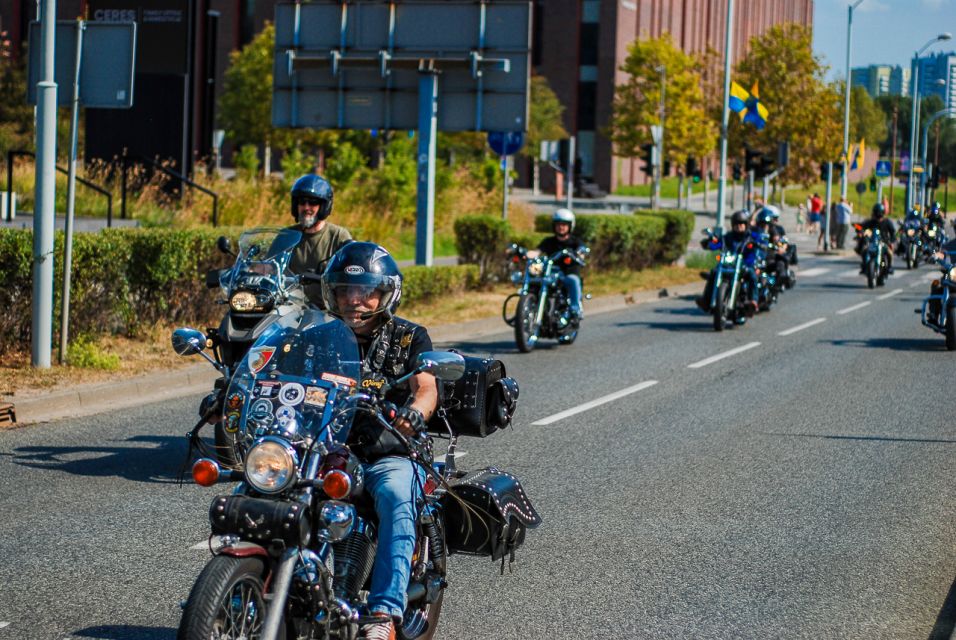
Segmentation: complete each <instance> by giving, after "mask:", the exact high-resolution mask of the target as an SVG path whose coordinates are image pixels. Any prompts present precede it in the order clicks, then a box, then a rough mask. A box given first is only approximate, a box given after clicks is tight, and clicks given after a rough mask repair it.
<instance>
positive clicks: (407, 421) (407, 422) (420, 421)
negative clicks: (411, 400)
mask: <svg viewBox="0 0 956 640" xmlns="http://www.w3.org/2000/svg"><path fill="white" fill-rule="evenodd" d="M392 424H393V425H395V428H396V429H398V430H399V432H401V434H402V435H404V436H406V437H409V438H412V437H414V436H416V435H418V434H419V433H421V432H423V431H425V416H423V415H422V412H421V411H419V410H418V409H414V408H412V407H400V408H399V409H397V410H396V411H395V418H394V419H393V420H392Z"/></svg>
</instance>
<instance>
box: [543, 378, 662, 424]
mask: <svg viewBox="0 0 956 640" xmlns="http://www.w3.org/2000/svg"><path fill="white" fill-rule="evenodd" d="M655 384H657V380H645V381H644V382H641V383H640V384H636V385H634V386H633V387H628V388H627V389H621V390H620V391H615V392H614V393H610V394H608V395H606V396H602V397H600V398H597V399H595V400H591V401H590V402H585V403H584V404H580V405H578V406H576V407H572V408H571V409H567V410H565V411H562V412H560V413H556V414H554V415H553V416H548V417H547V418H542V419H541V420H537V421H535V422H532V423H531V424H533V425H535V426H544V425H546V424H551V423H552V422H557V421H558V420H564V419H565V418H569V417H571V416H573V415H576V414H579V413H582V412H584V411H587V410H588V409H593V408H594V407H597V406H600V405H602V404H606V403H608V402H613V401H614V400H618V399H620V398H623V397H624V396H629V395H631V394H632V393H637V392H638V391H642V390H644V389H647V388H649V387H653V386H654V385H655Z"/></svg>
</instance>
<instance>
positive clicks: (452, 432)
mask: <svg viewBox="0 0 956 640" xmlns="http://www.w3.org/2000/svg"><path fill="white" fill-rule="evenodd" d="M205 346H206V336H205V335H204V334H202V333H201V332H199V331H196V330H194V329H177V330H176V331H175V332H174V334H173V347H174V349H175V350H176V351H177V352H178V353H180V354H181V355H194V354H199V355H202V356H204V357H206V358H207V359H208V360H210V361H211V358H209V357H208V356H207V354H206V353H205V352H204V348H205ZM416 365H417V366H416V368H415V369H414V371H413V372H412V373H410V374H408V375H407V376H404V377H403V378H400V379H398V380H389V379H384V378H383V379H375V380H371V382H372V383H374V384H369V382H370V381H369V380H364V381H363V379H362V363H361V360H360V355H359V348H358V345H357V343H356V341H355V336H354V334H353V333H352V331H351V330H350V329H349V328H348V327H347V326H346V325H345V324H344V323H342V322H341V321H340V320H338V319H333V318H330V317H329V316H326V315H324V314H323V313H322V312H321V311H318V310H314V309H310V310H308V311H307V312H306V314H305V317H304V318H303V320H302V322H301V323H299V324H298V325H296V326H285V325H283V324H281V323H273V324H272V325H271V326H270V327H268V328H267V329H266V330H265V331H264V332H263V333H262V335H261V336H260V337H259V339H258V340H257V341H256V343H255V344H254V345H253V346H252V347H251V348H250V350H249V354H248V355H247V356H246V357H245V358H244V359H243V360H242V361H241V362H240V363H239V365H238V367H237V369H236V372H235V374H234V376H233V377H232V380H231V383H230V385H229V389H228V392H227V405H228V406H229V407H230V415H231V416H235V418H236V420H237V422H238V425H239V429H238V432H237V437H236V440H235V442H236V455H237V457H238V459H239V461H240V469H239V470H233V471H230V470H223V469H221V468H220V466H219V465H218V464H217V463H216V462H215V461H214V460H212V459H211V458H207V457H203V458H200V459H198V460H197V461H196V462H195V464H194V465H193V467H192V475H193V479H194V480H195V481H196V483H197V484H200V485H202V486H213V485H215V484H217V483H219V482H229V481H238V485H237V486H235V487H234V488H233V489H232V490H231V491H229V492H228V493H224V494H223V495H220V496H217V497H215V498H214V499H213V501H212V505H211V506H210V508H209V522H210V525H211V535H210V542H209V546H210V551H211V552H212V558H211V559H210V560H209V562H208V563H207V565H206V567H205V569H203V571H202V573H201V574H200V575H199V577H198V579H197V580H196V582H195V584H194V585H193V587H192V590H191V592H190V594H189V598H188V600H187V601H186V602H185V605H184V607H183V617H182V621H181V623H180V627H179V632H178V635H177V638H178V639H179V640H208V639H209V638H217V639H223V640H253V639H255V640H275V639H277V638H281V639H282V640H288V639H290V638H295V639H299V640H306V639H315V640H319V639H339V640H356V638H357V637H358V634H359V630H360V626H361V625H362V624H364V623H366V622H370V621H371V620H372V619H371V618H369V617H368V616H367V611H366V609H365V604H366V598H367V595H368V589H369V585H370V579H371V573H372V566H373V561H374V558H375V550H376V546H377V540H378V537H377V531H378V529H379V523H378V522H377V519H376V515H375V510H374V505H373V504H372V503H371V501H370V498H369V496H368V495H367V494H366V492H365V491H364V479H363V471H362V469H363V467H362V465H361V463H360V461H359V460H358V459H357V458H356V456H355V454H354V453H353V452H352V451H351V450H350V448H349V446H348V445H347V442H348V436H349V432H350V430H351V429H352V427H353V422H354V421H355V420H356V419H357V418H358V417H360V416H361V417H362V419H366V420H373V421H375V422H377V423H378V424H380V425H381V426H382V427H383V428H385V429H387V430H389V431H390V432H391V433H392V434H393V435H395V437H396V438H398V440H399V441H400V442H402V443H403V444H404V446H405V447H406V448H407V449H408V451H409V458H410V459H411V460H413V462H414V463H415V464H417V465H419V466H420V467H421V468H422V469H423V470H424V471H425V472H426V476H425V477H426V479H425V482H424V484H423V486H422V487H421V489H422V490H421V493H422V495H423V496H424V500H423V503H420V504H419V517H418V519H417V522H416V542H415V552H414V555H413V557H412V570H411V573H410V579H409V583H408V586H407V596H408V606H407V608H406V610H405V612H404V616H403V618H404V619H403V623H402V625H401V627H400V628H398V629H397V634H398V638H400V639H403V640H411V639H417V638H431V637H433V635H434V634H435V631H436V628H437V624H438V619H439V615H440V613H441V608H442V602H443V594H444V589H445V588H446V587H447V586H448V580H447V575H448V556H449V555H450V554H453V553H462V554H473V555H479V556H486V557H491V558H492V559H493V560H501V562H502V566H503V564H504V559H505V558H506V557H510V558H511V559H512V560H513V559H514V552H515V550H516V549H517V548H518V547H520V546H521V545H522V543H523V542H524V539H525V532H526V530H527V529H529V528H534V527H536V526H537V525H538V524H539V523H540V521H541V520H540V518H539V517H538V515H537V513H536V512H535V510H534V508H533V507H532V505H531V503H530V502H529V500H528V498H527V496H526V495H525V493H524V490H523V488H522V486H521V484H520V482H519V481H518V480H517V478H515V477H514V476H513V475H511V474H508V473H505V472H503V471H499V470H498V469H496V468H494V467H488V468H485V469H481V470H479V471H476V472H472V473H468V474H465V473H463V472H461V471H459V470H458V469H457V468H456V464H455V450H456V446H457V441H458V437H459V436H462V435H465V436H475V437H484V436H487V435H490V434H491V433H493V432H495V431H496V430H497V429H499V428H503V427H504V426H507V425H508V424H510V421H511V417H512V415H513V411H514V407H515V404H516V400H517V384H516V383H515V382H514V380H513V379H511V378H507V377H505V376H504V367H503V365H502V363H500V361H497V360H480V359H477V358H465V357H463V356H461V355H459V354H456V353H453V352H427V353H424V354H421V355H420V356H419V358H418V361H417V363H416ZM423 371H424V372H430V373H432V374H434V375H435V376H436V378H438V379H439V380H440V381H443V382H440V383H439V393H440V396H441V398H440V405H439V410H438V412H437V413H436V417H435V418H433V420H432V421H431V422H430V423H429V430H430V431H432V432H434V433H435V434H436V437H437V436H438V435H440V434H443V435H444V437H446V438H448V439H449V445H448V451H447V452H446V454H445V456H444V459H443V460H442V461H438V460H435V459H434V456H433V449H432V445H433V440H432V438H431V437H430V436H428V435H423V436H416V437H415V438H405V437H404V436H402V435H401V434H400V433H399V432H398V431H396V430H395V429H394V428H393V427H392V426H391V424H390V422H389V418H390V416H392V415H394V413H393V412H394V407H393V406H391V405H389V404H388V403H386V402H385V401H384V400H383V398H384V394H385V392H386V391H387V390H388V389H389V388H390V387H393V386H394V385H397V384H401V383H402V382H403V381H404V380H405V379H407V378H409V377H410V376H412V375H415V374H416V373H419V372H423ZM199 428H201V423H200V425H197V427H196V428H195V429H194V430H193V432H192V433H191V434H190V445H191V446H190V450H191V451H192V450H193V447H197V448H199V450H200V451H201V452H202V447H203V443H202V441H201V440H200V439H199V438H198V435H197V434H198V430H199Z"/></svg>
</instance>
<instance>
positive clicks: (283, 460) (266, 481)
mask: <svg viewBox="0 0 956 640" xmlns="http://www.w3.org/2000/svg"><path fill="white" fill-rule="evenodd" d="M297 462H298V460H297V456H296V455H295V451H294V450H293V449H292V447H290V446H289V445H288V444H286V443H284V442H282V441H280V440H275V439H271V438H266V439H263V440H260V441H259V442H258V443H256V444H255V445H253V447H252V448H251V449H250V450H249V453H248V454H247V455H246V480H248V481H249V484H251V485H252V486H253V487H255V488H256V490H257V491H261V492H262V493H279V492H280V491H282V490H284V489H286V488H287V487H288V486H289V485H290V484H292V482H293V481H294V480H295V477H296V474H295V471H296V466H297Z"/></svg>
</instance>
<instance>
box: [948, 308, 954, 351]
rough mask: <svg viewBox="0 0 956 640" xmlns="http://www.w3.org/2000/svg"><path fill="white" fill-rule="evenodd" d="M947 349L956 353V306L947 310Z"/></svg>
mask: <svg viewBox="0 0 956 640" xmlns="http://www.w3.org/2000/svg"><path fill="white" fill-rule="evenodd" d="M946 349H947V350H948V351H956V305H954V306H951V307H950V308H949V309H947V310H946Z"/></svg>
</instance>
